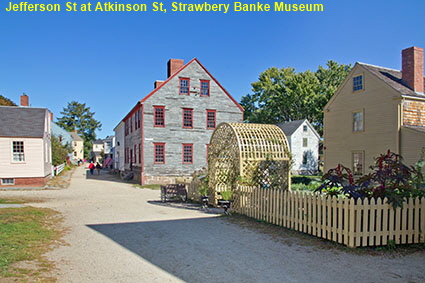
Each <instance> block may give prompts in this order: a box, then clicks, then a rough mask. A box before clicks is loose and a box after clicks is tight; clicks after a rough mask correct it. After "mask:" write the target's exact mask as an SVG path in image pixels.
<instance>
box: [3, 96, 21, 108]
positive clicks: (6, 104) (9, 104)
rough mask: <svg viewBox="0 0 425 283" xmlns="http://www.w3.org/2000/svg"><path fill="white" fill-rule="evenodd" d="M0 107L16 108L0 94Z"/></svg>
mask: <svg viewBox="0 0 425 283" xmlns="http://www.w3.org/2000/svg"><path fill="white" fill-rule="evenodd" d="M0 105H2V106H17V105H16V104H15V103H14V102H13V101H12V100H10V99H9V98H6V97H4V96H3V95H1V94H0Z"/></svg>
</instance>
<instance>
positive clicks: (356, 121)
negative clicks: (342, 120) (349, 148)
mask: <svg viewBox="0 0 425 283" xmlns="http://www.w3.org/2000/svg"><path fill="white" fill-rule="evenodd" d="M363 122H364V120H363V111H358V112H354V113H353V132H360V131H363Z"/></svg>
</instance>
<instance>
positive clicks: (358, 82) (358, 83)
mask: <svg viewBox="0 0 425 283" xmlns="http://www.w3.org/2000/svg"><path fill="white" fill-rule="evenodd" d="M362 89H363V76H362V75H360V76H356V77H353V91H357V90H362Z"/></svg>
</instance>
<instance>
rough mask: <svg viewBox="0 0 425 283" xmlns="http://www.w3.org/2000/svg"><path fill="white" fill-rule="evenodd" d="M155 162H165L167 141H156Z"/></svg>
mask: <svg viewBox="0 0 425 283" xmlns="http://www.w3.org/2000/svg"><path fill="white" fill-rule="evenodd" d="M154 163H156V164H164V163H165V143H154Z"/></svg>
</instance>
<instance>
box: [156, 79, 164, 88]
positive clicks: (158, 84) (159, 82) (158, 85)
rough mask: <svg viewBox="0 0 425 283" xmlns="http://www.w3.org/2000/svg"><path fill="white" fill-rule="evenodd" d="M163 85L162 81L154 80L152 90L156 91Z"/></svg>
mask: <svg viewBox="0 0 425 283" xmlns="http://www.w3.org/2000/svg"><path fill="white" fill-rule="evenodd" d="M163 83H164V81H158V80H156V81H155V82H154V84H153V88H154V89H156V88H158V87H160V86H161V85H162V84H163Z"/></svg>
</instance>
